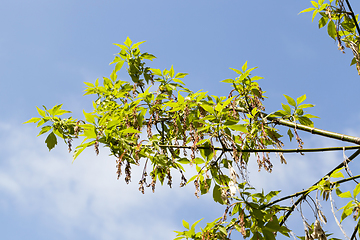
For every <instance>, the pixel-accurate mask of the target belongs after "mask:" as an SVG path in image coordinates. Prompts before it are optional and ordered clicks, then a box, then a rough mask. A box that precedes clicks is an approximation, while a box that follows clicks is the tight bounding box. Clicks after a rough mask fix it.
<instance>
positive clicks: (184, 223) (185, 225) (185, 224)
mask: <svg viewBox="0 0 360 240" xmlns="http://www.w3.org/2000/svg"><path fill="white" fill-rule="evenodd" d="M182 224H183V226H184V227H185V228H186V229H190V227H189V223H188V222H187V221H185V220H182Z"/></svg>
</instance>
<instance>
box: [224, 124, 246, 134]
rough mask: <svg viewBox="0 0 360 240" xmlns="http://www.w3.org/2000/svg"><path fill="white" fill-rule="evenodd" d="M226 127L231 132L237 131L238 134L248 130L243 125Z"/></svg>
mask: <svg viewBox="0 0 360 240" xmlns="http://www.w3.org/2000/svg"><path fill="white" fill-rule="evenodd" d="M227 127H228V128H230V129H231V130H234V131H238V132H243V133H247V132H248V130H247V128H246V126H245V125H244V124H237V125H228V126H227Z"/></svg>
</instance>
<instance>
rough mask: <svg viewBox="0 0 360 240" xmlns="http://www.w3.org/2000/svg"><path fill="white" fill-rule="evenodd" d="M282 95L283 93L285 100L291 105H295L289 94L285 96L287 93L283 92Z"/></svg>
mask: <svg viewBox="0 0 360 240" xmlns="http://www.w3.org/2000/svg"><path fill="white" fill-rule="evenodd" d="M283 95H284V97H285V98H286V100H287V102H288V103H289V104H290V105H291V106H294V107H296V103H295V100H294V99H293V98H292V97H289V96H287V95H285V94H283ZM305 98H306V97H305Z"/></svg>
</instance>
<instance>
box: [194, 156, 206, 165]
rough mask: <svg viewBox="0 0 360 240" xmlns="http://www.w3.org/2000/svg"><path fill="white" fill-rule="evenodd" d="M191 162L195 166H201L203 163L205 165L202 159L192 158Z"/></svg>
mask: <svg viewBox="0 0 360 240" xmlns="http://www.w3.org/2000/svg"><path fill="white" fill-rule="evenodd" d="M193 161H194V163H195V164H203V163H205V161H204V159H202V158H199V157H197V158H194V160H193Z"/></svg>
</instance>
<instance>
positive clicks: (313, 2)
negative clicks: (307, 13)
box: [311, 1, 319, 8]
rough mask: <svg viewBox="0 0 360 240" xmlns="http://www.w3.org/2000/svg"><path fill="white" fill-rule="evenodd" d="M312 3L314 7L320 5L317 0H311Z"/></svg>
mask: <svg viewBox="0 0 360 240" xmlns="http://www.w3.org/2000/svg"><path fill="white" fill-rule="evenodd" d="M311 4H312V5H313V6H314V7H316V8H318V7H319V4H318V3H317V2H315V1H311Z"/></svg>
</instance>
